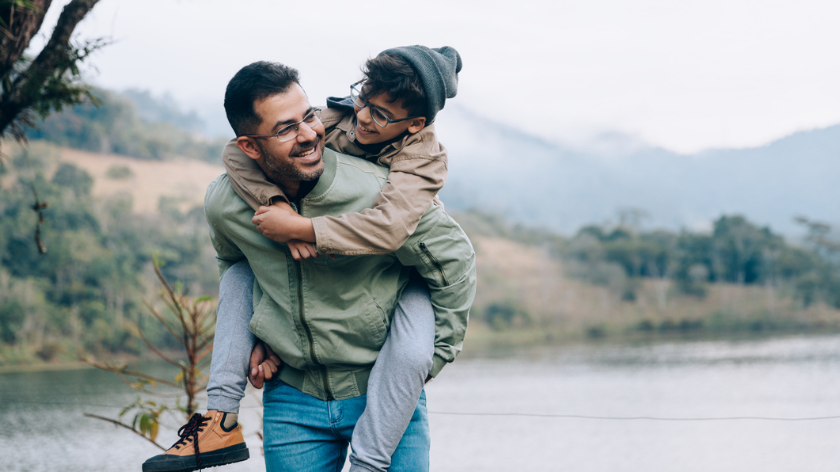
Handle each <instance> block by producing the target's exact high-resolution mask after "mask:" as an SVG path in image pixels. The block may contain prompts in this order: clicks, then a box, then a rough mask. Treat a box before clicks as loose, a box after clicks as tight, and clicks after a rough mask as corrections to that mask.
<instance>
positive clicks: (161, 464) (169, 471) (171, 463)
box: [143, 443, 251, 472]
mask: <svg viewBox="0 0 840 472" xmlns="http://www.w3.org/2000/svg"><path fill="white" fill-rule="evenodd" d="M158 457H165V459H163V460H157V461H155V460H154V459H156V458H158ZM249 457H251V455H250V454H249V453H248V446H247V445H246V444H245V443H239V444H236V445H234V446H230V447H225V448H222V449H217V450H215V451H211V452H202V453H201V468H202V469H207V468H210V467H217V466H220V465H227V464H233V463H235V462H242V461H244V460H246V459H248V458H249ZM194 470H198V465H196V460H195V455H192V456H184V457H179V456H172V455H168V456H167V455H163V454H162V455H160V456H155V457H153V458H151V459H149V460H148V461H146V462H145V463H143V472H192V471H194Z"/></svg>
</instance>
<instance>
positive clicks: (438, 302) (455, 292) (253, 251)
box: [205, 149, 476, 400]
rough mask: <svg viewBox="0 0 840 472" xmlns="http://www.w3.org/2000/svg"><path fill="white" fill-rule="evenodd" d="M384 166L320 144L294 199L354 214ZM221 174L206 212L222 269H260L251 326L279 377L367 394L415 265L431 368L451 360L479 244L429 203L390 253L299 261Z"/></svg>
mask: <svg viewBox="0 0 840 472" xmlns="http://www.w3.org/2000/svg"><path fill="white" fill-rule="evenodd" d="M387 178H388V169H387V168H384V167H380V166H377V165H375V164H372V163H371V162H368V161H366V160H364V159H359V158H356V157H353V156H347V155H343V154H337V153H335V152H333V151H331V150H329V149H326V150H325V151H324V173H323V174H322V175H321V177H320V179H318V183H317V184H316V185H315V187H314V188H313V189H312V190H311V191H310V192H309V194H307V195H306V196H305V197H304V198H302V199H301V200H300V202H299V203H298V204H297V205H293V206H294V207H295V208H296V210H297V211H298V212H299V213H300V214H301V215H303V216H306V217H312V218H314V217H323V216H326V215H337V214H344V213H352V212H360V211H363V210H364V209H365V208H369V207H370V205H371V204H373V202H374V199H375V198H377V194H378V193H379V191H380V189H381V188H382V187H383V186H385V185H386V184H385V182H386V179H387ZM230 182H231V179H230V176H229V175H225V174H222V175H221V176H220V177H219V178H217V179H216V180H215V181H213V182H212V183H211V184H210V186H209V187H208V188H207V197H206V198H205V212H206V214H207V222H208V223H209V225H210V237H211V240H212V242H213V247H214V248H215V249H216V252H217V259H218V262H219V269H220V272H221V273H222V274H223V273H224V271H225V270H227V269H228V268H229V267H230V266H231V265H233V264H234V263H236V262H237V261H240V260H242V259H246V258H247V260H248V262H249V263H250V264H251V269H252V270H253V271H254V275H255V276H256V284H255V287H254V307H255V308H254V315H253V317H252V318H251V324H250V328H251V331H252V332H253V333H254V334H255V335H256V336H257V337H258V338H260V339H262V340H263V341H265V342H267V343H268V344H269V345H270V346H271V348H272V349H273V350H274V351H275V352H276V353H277V354H278V355H279V356H280V358H281V359H282V360H283V366H282V370H281V371H280V375H279V377H280V379H281V380H283V381H284V382H286V383H288V384H290V385H292V386H293V387H295V388H297V389H299V390H300V391H302V392H304V393H307V394H309V395H313V396H315V397H317V398H320V399H322V400H329V399H337V400H342V399H346V398H351V397H356V396H359V395H363V394H364V393H365V392H366V389H367V380H368V377H369V375H370V370H371V368H372V366H373V364H374V362H375V361H376V357H377V355H378V354H379V350H380V349H381V348H382V344H383V343H384V342H385V338H386V335H387V333H388V328H389V326H390V324H391V320H392V318H393V315H394V309H395V308H396V305H397V302H398V301H399V299H400V295H401V293H402V290H403V289H404V288H405V285H406V284H407V282H408V279H409V274H410V272H411V271H412V270H417V272H418V273H419V274H420V275H421V276H422V277H423V279H424V280H425V281H426V283H427V284H428V286H429V292H430V294H431V301H432V306H434V311H435V351H434V362H433V367H432V370H431V372H430V373H431V375H432V376H436V375H437V374H438V373H439V372H440V370H441V369H442V368H443V366H444V365H445V364H447V363H449V362H452V361H453V360H454V359H455V356H456V355H457V354H458V352H459V351H460V350H461V347H462V344H463V341H464V334H465V332H466V329H467V320H468V317H469V310H470V306H471V305H472V302H473V299H474V297H475V288H476V276H475V251H473V247H472V245H471V244H470V241H469V239H468V238H467V236H466V234H464V232H463V231H462V230H461V228H460V227H459V226H458V224H457V223H456V222H455V221H454V220H452V218H450V217H449V216H448V215H447V214H446V213H445V212H444V211H443V210H442V209H441V208H440V207H438V206H437V205H435V204H430V205H429V207H428V208H427V209H426V210H427V211H426V212H425V213H424V214H423V215H422V218H421V220H420V223H419V225H418V226H417V228H416V231H415V232H414V234H413V235H412V236H411V237H410V238H409V239H408V241H406V243H405V244H403V245H402V246H401V247H399V248H398V249H397V250H396V251H395V252H392V253H389V254H382V255H371V256H364V257H357V256H337V257H336V258H335V259H331V258H328V257H319V258H309V259H306V260H304V261H295V260H294V259H293V258H292V256H291V253H290V252H289V249H288V246H287V245H286V244H283V243H278V242H275V241H272V240H270V239H268V238H266V237H263V235H262V234H261V233H260V232H259V231H258V230H257V228H256V227H255V226H254V225H253V224H251V217H252V216H253V210H252V209H251V208H250V207H249V206H248V205H247V204H246V203H245V202H244V201H243V200H242V199H241V198H239V197H238V196H237V195H236V193H234V191H233V189H232V188H231V187H232V185H230Z"/></svg>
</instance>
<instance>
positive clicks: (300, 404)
mask: <svg viewBox="0 0 840 472" xmlns="http://www.w3.org/2000/svg"><path fill="white" fill-rule="evenodd" d="M366 403H367V399H366V396H365V395H362V396H360V397H356V398H350V399H347V400H334V401H323V400H319V399H317V398H315V397H313V396H310V395H307V394H305V393H303V392H301V391H300V390H298V389H296V388H294V387H291V386H289V385H287V384H285V383H283V382H282V381H279V380H274V381H270V382H269V383H267V384H266V386H265V393H263V405H264V415H263V434H264V439H263V446H264V448H265V466H266V470H267V471H269V472H272V471H295V472H298V471H300V472H306V471H311V472H325V471H335V472H340V471H341V468H342V467H343V466H344V461H345V459H346V458H347V445H348V444H349V443H350V439H351V437H352V436H353V428H355V426H356V421H358V419H359V417H360V416H361V415H362V412H364V411H365V404H366ZM430 443H431V437H430V436H429V418H428V415H427V413H426V393H425V392H423V393H422V394H421V395H420V400H419V401H418V402H417V408H416V409H415V410H414V414H413V415H412V417H411V422H410V423H409V424H408V428H407V429H406V430H405V434H404V435H403V437H402V440H400V443H399V445H398V446H397V450H396V451H394V455H393V456H392V457H391V466H390V468H389V469H388V470H389V471H391V472H406V471H418V472H419V471H423V472H425V471H428V470H429V447H430Z"/></svg>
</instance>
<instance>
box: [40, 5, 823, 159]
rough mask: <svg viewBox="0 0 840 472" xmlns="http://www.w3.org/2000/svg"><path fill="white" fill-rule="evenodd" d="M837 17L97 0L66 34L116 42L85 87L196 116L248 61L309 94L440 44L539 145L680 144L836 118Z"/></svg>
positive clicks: (818, 9) (648, 9)
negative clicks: (618, 135) (623, 140)
mask: <svg viewBox="0 0 840 472" xmlns="http://www.w3.org/2000/svg"><path fill="white" fill-rule="evenodd" d="M66 3H67V1H66V0H65V1H60V2H55V6H54V7H53V10H51V18H52V23H50V24H51V25H52V24H54V22H55V18H57V15H58V8H57V7H61V6H63V5H64V4H66ZM48 21H50V20H49V19H48ZM838 25H840V2H838V1H836V0H796V1H777V0H761V1H756V0H691V1H681V0H634V1H626V0H572V1H562V0H555V1H535V0H519V1H515V2H510V1H504V2H502V1H494V0H481V1H457V0H429V1H413V2H399V1H396V0H374V1H367V0H366V1H364V2H347V1H340V0H327V1H320V2H316V1H308V2H288V1H278V0H274V1H268V0H265V1H264V0H237V1H231V0H227V1H221V0H201V1H198V0H181V1H178V0H101V2H100V3H99V4H98V5H97V6H96V7H95V9H94V11H93V14H92V15H90V16H89V17H88V18H87V19H85V21H84V22H83V23H82V24H81V25H80V27H79V30H78V31H79V32H80V33H81V35H82V37H87V38H90V37H97V36H107V37H112V38H113V40H114V41H115V42H114V44H112V45H110V46H108V47H107V48H106V49H104V50H103V51H102V52H100V53H99V54H98V55H97V56H96V57H95V58H94V59H93V63H94V64H95V65H96V67H97V69H98V73H96V74H95V75H93V80H94V81H95V82H96V83H97V84H99V85H102V86H104V87H108V88H114V89H124V88H128V87H139V88H143V89H149V90H152V91H153V92H155V93H158V94H162V93H164V92H169V93H171V94H172V95H173V96H174V97H175V98H176V99H177V100H178V101H179V102H181V103H182V104H186V105H189V106H192V107H196V108H198V109H200V111H201V112H202V113H203V114H205V115H207V116H208V119H209V120H210V121H213V119H212V118H211V117H210V116H209V114H211V113H217V114H218V115H216V117H218V116H219V115H221V114H222V113H223V110H222V109H221V101H222V96H223V94H224V87H225V85H226V83H227V81H228V80H229V79H230V77H231V76H232V75H233V74H234V73H235V72H236V71H237V70H238V69H239V68H240V67H242V66H243V65H245V64H248V63H250V62H253V61H255V60H274V61H280V62H284V63H286V64H288V65H291V66H294V67H296V68H298V69H299V70H300V71H301V74H302V79H303V85H304V88H305V89H306V90H307V92H308V93H309V96H310V98H311V101H312V102H313V104H315V103H322V102H323V99H324V97H326V96H328V95H344V94H346V93H347V91H348V90H347V89H348V87H349V84H350V83H351V82H353V81H355V80H357V78H358V76H359V66H360V64H361V63H362V62H363V61H364V60H365V59H366V58H367V57H369V56H372V55H375V54H377V53H378V52H379V51H381V50H383V49H387V48H389V47H393V46H399V45H407V44H423V45H427V46H431V47H438V46H443V45H449V46H453V47H455V48H456V49H458V51H459V52H460V53H461V56H462V58H463V63H464V68H463V71H462V73H461V78H460V79H461V81H460V87H459V93H458V97H457V98H456V99H455V102H457V103H459V104H460V105H462V106H464V107H466V108H469V109H471V110H474V111H476V112H478V113H480V114H482V115H485V116H487V117H490V118H492V119H494V120H498V121H501V122H505V123H510V124H512V125H514V126H517V127H519V128H521V129H523V130H527V131H530V132H532V133H534V134H537V135H540V136H543V137H546V138H548V139H552V140H564V141H582V140H586V139H588V138H589V137H591V136H593V135H597V134H598V133H600V132H603V131H613V130H617V131H621V132H624V133H628V134H631V135H635V136H637V137H638V138H640V139H642V140H645V141H647V142H650V143H652V144H656V145H660V146H663V147H666V148H668V149H672V150H675V151H680V152H685V153H688V152H694V151H697V150H700V149H704V148H710V147H745V146H753V145H759V144H763V143H765V142H768V141H770V140H773V139H776V138H778V137H782V136H785V135H787V134H790V133H792V132H795V131H798V130H804V129H811V128H816V127H825V126H829V125H833V124H838V123H840V61H838V60H837V57H838V52H837V50H836V49H837V47H838V45H840V26H838Z"/></svg>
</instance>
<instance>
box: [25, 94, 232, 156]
mask: <svg viewBox="0 0 840 472" xmlns="http://www.w3.org/2000/svg"><path fill="white" fill-rule="evenodd" d="M92 94H93V100H87V101H84V102H82V103H79V104H78V105H76V106H74V107H72V108H69V109H67V110H65V111H63V112H61V113H55V114H53V115H51V116H49V117H48V118H46V119H44V120H42V121H41V122H39V123H38V125H37V128H35V129H32V130H30V131H29V132H28V133H27V137H28V138H29V139H41V140H45V141H49V142H52V143H55V144H58V145H61V146H68V147H72V148H76V149H83V150H86V151H92V152H100V153H113V154H121V155H125V156H130V157H136V158H138V159H147V160H164V159H170V158H172V157H175V156H183V157H190V158H195V159H201V160H205V161H208V162H218V161H219V160H220V157H221V153H220V152H219V150H220V149H221V148H222V147H223V146H224V141H223V140H206V139H203V138H201V137H199V136H198V135H197V134H195V132H194V131H191V130H189V129H185V128H183V127H180V126H178V125H175V124H173V123H171V122H169V123H167V122H165V121H160V120H159V119H156V120H155V121H148V120H147V119H144V118H142V117H141V116H140V115H139V113H138V110H137V107H136V106H135V105H134V103H133V102H132V101H131V100H130V99H128V98H126V97H123V96H119V95H116V94H114V93H112V92H108V91H106V90H102V89H94V90H93V92H92ZM176 112H177V111H171V113H170V115H171V114H173V113H176ZM166 116H169V115H166ZM169 117H170V119H172V120H175V121H177V119H176V118H173V117H171V116H169ZM155 118H156V117H154V116H152V119H155ZM158 118H159V117H158ZM181 121H182V122H186V123H189V121H188V120H181Z"/></svg>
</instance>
